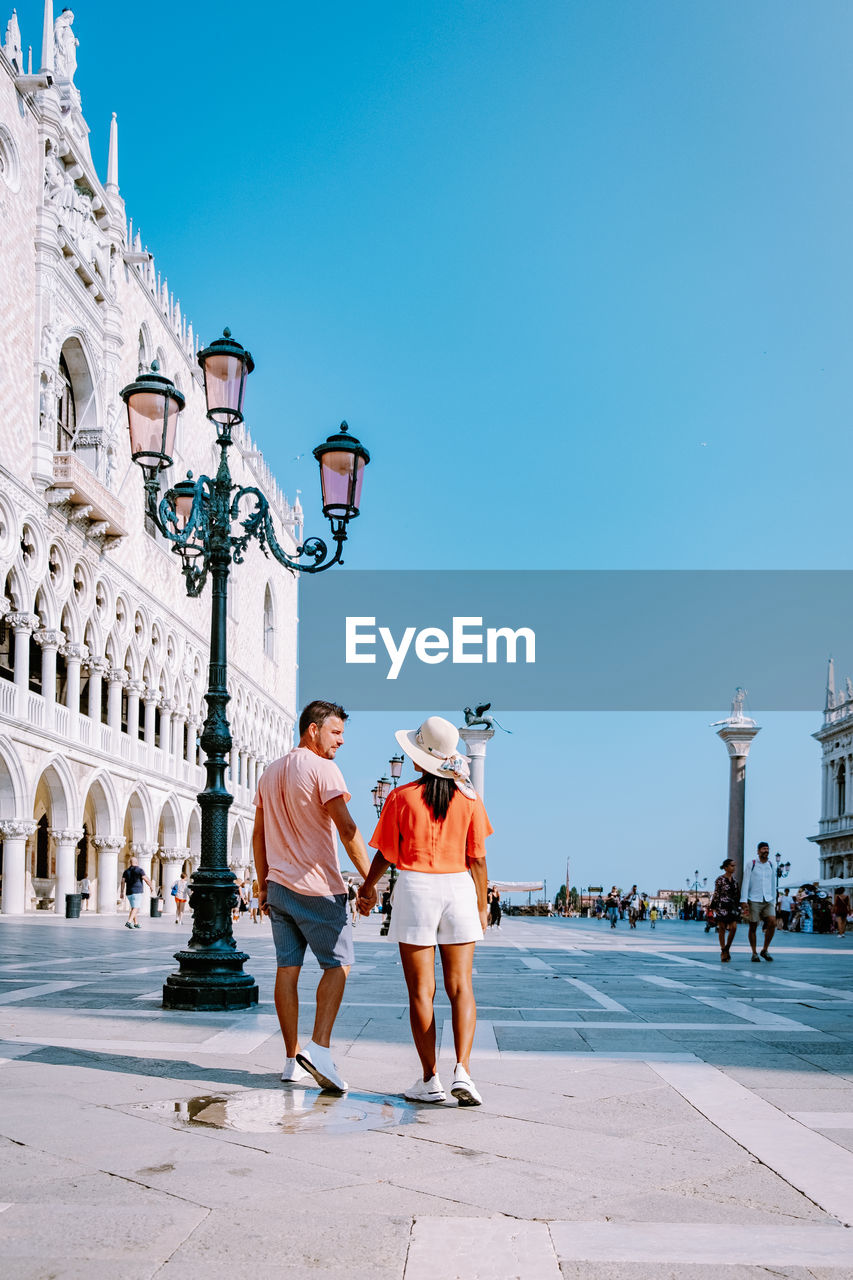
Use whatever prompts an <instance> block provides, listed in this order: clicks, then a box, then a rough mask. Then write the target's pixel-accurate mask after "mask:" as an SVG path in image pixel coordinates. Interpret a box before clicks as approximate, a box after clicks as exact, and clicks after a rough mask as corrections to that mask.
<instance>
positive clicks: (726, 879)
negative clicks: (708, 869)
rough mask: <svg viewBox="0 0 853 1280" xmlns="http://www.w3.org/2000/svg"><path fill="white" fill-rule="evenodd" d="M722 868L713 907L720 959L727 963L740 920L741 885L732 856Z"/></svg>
mask: <svg viewBox="0 0 853 1280" xmlns="http://www.w3.org/2000/svg"><path fill="white" fill-rule="evenodd" d="M720 870H721V871H722V872H723V874H722V875H721V876H717V879H716V881H715V882H714V892H713V894H712V896H711V908H712V910H713V912H714V919H715V920H716V922H717V933H718V935H719V938H720V960H721V962H723V963H725V962H726V961H727V960H731V958H732V957H731V947H732V943H733V942H734V940H735V934H736V933H737V927H738V921H739V920H740V885H739V884H738V882H737V880H735V864H734V860H733V859H732V858H726V860H725V862H724V863H722V864H721V866H720Z"/></svg>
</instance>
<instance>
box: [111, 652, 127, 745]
mask: <svg viewBox="0 0 853 1280" xmlns="http://www.w3.org/2000/svg"><path fill="white" fill-rule="evenodd" d="M107 678H108V680H109V682H110V685H109V694H108V701H107V723H108V724H109V726H110V729H111V730H112V732H113V734H114V735H115V737H116V738H118V737H119V735H120V733H121V695H122V690H123V689H124V686H125V684H126V683H127V672H126V671H124V670H123V669H122V668H121V667H111V668H110V670H109V671H108V672H107Z"/></svg>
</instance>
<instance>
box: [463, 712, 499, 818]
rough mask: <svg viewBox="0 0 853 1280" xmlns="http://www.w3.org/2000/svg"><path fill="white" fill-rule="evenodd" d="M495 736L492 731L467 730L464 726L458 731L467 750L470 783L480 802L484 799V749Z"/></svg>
mask: <svg viewBox="0 0 853 1280" xmlns="http://www.w3.org/2000/svg"><path fill="white" fill-rule="evenodd" d="M494 736H495V731H494V729H473V728H472V729H469V728H468V727H467V725H466V726H464V727H463V728H461V729H460V730H459V737H460V738H461V739H462V741H463V742H464V743H465V746H466V748H467V750H468V766H469V768H470V770H471V782H472V783H473V785H474V790H475V791H476V792H477V795H478V796H479V797H480V799H481V800H484V799H485V788H486V747H487V746H488V745H489V743H490V742H491V740H492V738H493V737H494Z"/></svg>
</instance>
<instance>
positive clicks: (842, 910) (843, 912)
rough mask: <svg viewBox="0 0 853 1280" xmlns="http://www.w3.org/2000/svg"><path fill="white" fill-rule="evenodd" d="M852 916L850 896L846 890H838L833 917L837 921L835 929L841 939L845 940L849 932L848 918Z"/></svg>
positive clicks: (836, 891)
mask: <svg viewBox="0 0 853 1280" xmlns="http://www.w3.org/2000/svg"><path fill="white" fill-rule="evenodd" d="M849 915H850V895H849V894H848V892H847V890H846V889H841V888H838V889H836V890H835V898H834V900H833V903H832V917H833V919H834V920H835V928H836V931H837V933H838V936H839V938H843V937H844V935H845V933H846V932H847V917H848V916H849Z"/></svg>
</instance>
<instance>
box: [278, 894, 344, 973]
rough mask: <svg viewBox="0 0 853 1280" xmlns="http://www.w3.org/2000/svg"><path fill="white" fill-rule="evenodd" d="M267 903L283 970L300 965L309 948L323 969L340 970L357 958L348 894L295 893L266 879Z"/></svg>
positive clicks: (279, 961) (279, 965)
mask: <svg viewBox="0 0 853 1280" xmlns="http://www.w3.org/2000/svg"><path fill="white" fill-rule="evenodd" d="M267 905H268V907H269V913H270V923H271V924H272V936H273V942H274V943H275V962H276V964H277V965H278V967H279V968H280V969H284V968H289V967H292V966H294V965H296V966H298V965H301V964H302V963H303V961H304V959H305V948H306V947H310V948H311V951H312V952H313V954H314V956H315V957H316V960H317V963H318V964H319V966H320V968H321V969H339V968H340V967H341V966H342V965H351V964H352V962H353V960H354V959H355V954H354V951H353V945H352V925H351V924H350V922H349V918H348V915H347V895H346V894H345V893H330V894H326V895H323V896H320V895H315V894H308V893H294V891H293V890H292V889H287V888H285V886H284V885H283V884H279V883H278V882H277V881H275V880H267Z"/></svg>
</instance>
